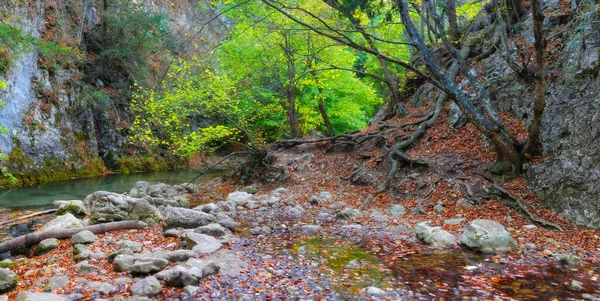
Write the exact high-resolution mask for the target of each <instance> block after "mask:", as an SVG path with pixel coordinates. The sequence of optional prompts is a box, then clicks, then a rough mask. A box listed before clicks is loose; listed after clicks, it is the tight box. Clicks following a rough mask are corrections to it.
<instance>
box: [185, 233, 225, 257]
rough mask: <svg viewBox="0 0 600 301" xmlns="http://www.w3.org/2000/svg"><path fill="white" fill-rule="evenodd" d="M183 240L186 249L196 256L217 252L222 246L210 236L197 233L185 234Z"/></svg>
mask: <svg viewBox="0 0 600 301" xmlns="http://www.w3.org/2000/svg"><path fill="white" fill-rule="evenodd" d="M184 239H185V242H186V245H187V247H188V248H191V249H192V251H194V252H196V253H198V254H210V253H213V252H216V251H218V250H219V249H220V248H221V246H222V244H221V242H219V241H218V240H216V239H215V238H214V237H212V236H208V235H206V234H198V233H187V234H185V235H184Z"/></svg>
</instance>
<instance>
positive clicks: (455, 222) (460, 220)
mask: <svg viewBox="0 0 600 301" xmlns="http://www.w3.org/2000/svg"><path fill="white" fill-rule="evenodd" d="M466 221H467V219H466V218H464V217H461V218H449V219H447V220H444V225H460V224H462V223H464V222H466Z"/></svg>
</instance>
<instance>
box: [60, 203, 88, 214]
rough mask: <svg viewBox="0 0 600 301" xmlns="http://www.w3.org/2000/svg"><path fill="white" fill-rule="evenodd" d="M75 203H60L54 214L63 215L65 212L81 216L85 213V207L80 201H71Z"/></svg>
mask: <svg viewBox="0 0 600 301" xmlns="http://www.w3.org/2000/svg"><path fill="white" fill-rule="evenodd" d="M72 202H77V203H68V204H64V205H61V206H60V207H59V208H58V210H57V211H56V215H65V214H67V213H71V214H73V215H74V216H75V217H77V218H83V217H84V216H85V214H86V212H85V207H84V206H83V202H82V201H79V200H77V201H72Z"/></svg>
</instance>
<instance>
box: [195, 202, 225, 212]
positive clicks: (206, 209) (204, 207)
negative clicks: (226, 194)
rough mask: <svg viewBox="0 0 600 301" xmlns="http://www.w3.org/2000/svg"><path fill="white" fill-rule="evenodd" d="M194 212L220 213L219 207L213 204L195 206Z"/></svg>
mask: <svg viewBox="0 0 600 301" xmlns="http://www.w3.org/2000/svg"><path fill="white" fill-rule="evenodd" d="M194 210H196V211H202V212H204V213H216V212H220V211H221V207H219V206H217V205H216V204H215V203H208V204H204V205H199V206H196V207H194Z"/></svg>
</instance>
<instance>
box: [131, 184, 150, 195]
mask: <svg viewBox="0 0 600 301" xmlns="http://www.w3.org/2000/svg"><path fill="white" fill-rule="evenodd" d="M149 190H150V183H148V182H146V181H137V182H135V184H134V185H133V188H131V190H130V191H129V193H128V195H129V196H130V197H132V198H143V197H145V196H147V195H148V192H149Z"/></svg>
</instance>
